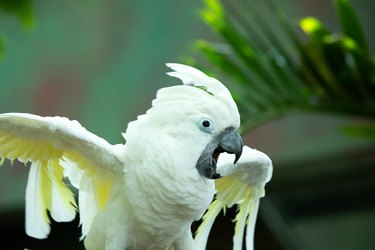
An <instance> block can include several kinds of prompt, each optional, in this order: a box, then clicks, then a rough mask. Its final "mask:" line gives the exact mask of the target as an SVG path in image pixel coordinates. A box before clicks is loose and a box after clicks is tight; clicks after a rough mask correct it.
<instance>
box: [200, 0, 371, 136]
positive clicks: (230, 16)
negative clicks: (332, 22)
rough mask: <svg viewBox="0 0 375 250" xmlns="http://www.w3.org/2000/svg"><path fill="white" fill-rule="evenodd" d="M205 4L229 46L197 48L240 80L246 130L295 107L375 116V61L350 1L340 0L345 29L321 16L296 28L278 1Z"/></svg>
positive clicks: (235, 82) (237, 92)
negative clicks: (334, 27) (335, 27)
mask: <svg viewBox="0 0 375 250" xmlns="http://www.w3.org/2000/svg"><path fill="white" fill-rule="evenodd" d="M205 4H206V5H205V8H204V9H203V10H202V12H201V16H202V19H203V20H204V21H205V22H206V23H207V24H208V25H209V26H210V27H211V28H212V29H213V30H214V31H215V32H216V33H217V34H218V35H219V36H220V37H221V38H222V41H223V43H222V44H214V43H210V42H208V41H202V40H201V41H198V42H197V43H196V44H195V49H196V50H197V51H199V53H200V54H202V55H203V56H204V58H205V60H207V61H208V63H209V64H208V65H209V66H208V68H207V71H209V72H214V74H216V75H219V76H218V77H221V78H222V79H226V80H227V81H228V82H231V83H232V84H231V85H230V88H231V90H232V92H233V93H234V97H235V100H236V102H237V103H238V106H239V109H240V112H241V116H242V124H243V125H242V128H241V129H242V131H243V132H244V131H246V130H248V129H250V128H252V127H254V126H257V125H258V124H260V123H262V122H266V121H268V120H270V119H272V118H274V117H276V116H279V115H283V114H285V113H286V112H288V111H294V110H314V111H320V112H333V113H344V114H348V115H362V116H366V117H370V118H372V119H373V118H374V116H375V89H374V88H375V64H374V62H373V61H372V56H371V55H370V54H369V50H368V47H367V43H366V40H365V36H364V33H363V32H362V28H361V26H360V22H359V18H358V17H357V15H356V14H355V11H354V9H353V7H352V6H351V5H350V2H349V1H348V0H335V1H334V4H335V7H336V12H337V14H338V16H339V19H340V23H341V26H342V32H332V31H330V30H329V29H328V28H327V27H325V25H324V24H323V23H322V22H320V21H319V20H318V19H316V18H314V17H306V18H303V19H302V20H300V22H299V25H297V24H295V25H293V24H291V23H290V22H289V20H288V18H287V17H286V15H285V13H284V12H283V11H282V10H281V9H280V7H278V6H277V5H276V3H275V2H274V1H272V0H265V1H250V0H235V1H228V2H225V3H221V2H220V1H219V0H205ZM254 24H255V25H254ZM275 32H276V33H277V34H275ZM300 33H302V35H303V37H302V38H301V34H300ZM201 64H203V65H204V63H201Z"/></svg>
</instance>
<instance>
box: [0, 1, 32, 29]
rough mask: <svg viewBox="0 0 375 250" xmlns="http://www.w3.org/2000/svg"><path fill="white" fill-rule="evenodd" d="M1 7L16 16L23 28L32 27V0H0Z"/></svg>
mask: <svg viewBox="0 0 375 250" xmlns="http://www.w3.org/2000/svg"><path fill="white" fill-rule="evenodd" d="M1 9H2V10H4V11H5V12H9V13H11V14H13V15H16V16H18V17H19V19H20V20H21V23H22V25H23V26H24V27H25V28H27V29H30V28H33V26H34V14H33V9H32V0H0V10H1Z"/></svg>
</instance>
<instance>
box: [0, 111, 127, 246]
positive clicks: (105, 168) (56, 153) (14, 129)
mask: <svg viewBox="0 0 375 250" xmlns="http://www.w3.org/2000/svg"><path fill="white" fill-rule="evenodd" d="M122 146H123V145H111V144H109V143H108V142H107V141H105V140H104V139H102V138H100V137H98V136H96V135H94V134H92V133H90V132H89V131H87V130H86V129H85V128H83V127H82V126H81V125H80V124H79V123H78V122H77V121H71V120H69V119H67V118H64V117H41V116H37V115H31V114H21V113H6V114H0V163H2V162H3V161H4V159H9V160H10V161H11V162H13V161H14V160H15V159H18V160H19V161H20V162H23V163H25V164H26V163H27V162H31V166H30V172H29V177H28V182H27V187H26V233H27V234H28V235H30V236H32V237H35V238H39V239H42V238H46V237H47V236H48V234H49V232H50V225H49V223H50V221H49V218H48V214H47V210H48V211H49V212H50V214H51V217H52V218H53V219H54V220H56V221H58V222H61V221H71V220H73V219H74V217H75V214H76V208H77V205H76V202H75V199H74V196H73V193H72V191H71V190H70V189H69V188H68V186H66V185H65V184H66V183H65V182H64V177H68V178H69V179H70V182H71V184H72V185H73V186H75V187H76V188H79V200H78V203H79V209H80V217H81V224H82V235H83V237H84V236H85V235H86V234H87V232H88V230H89V228H90V225H91V222H92V219H93V217H94V216H95V214H96V213H97V212H98V211H99V210H100V209H102V208H103V207H104V206H105V203H106V201H107V198H108V194H109V190H110V188H111V185H112V180H113V176H114V172H117V171H122V167H123V160H122V158H121V149H122Z"/></svg>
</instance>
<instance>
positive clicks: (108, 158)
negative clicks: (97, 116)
mask: <svg viewBox="0 0 375 250" xmlns="http://www.w3.org/2000/svg"><path fill="white" fill-rule="evenodd" d="M167 66H168V67H170V68H171V69H172V70H173V72H169V73H168V74H169V75H170V76H173V77H177V78H179V79H181V80H182V82H183V83H184V84H183V85H178V86H172V87H166V88H162V89H160V90H159V91H158V92H157V96H156V99H155V100H154V101H153V102H152V107H151V108H150V109H149V110H148V111H147V112H146V114H144V115H141V116H139V117H138V119H137V120H136V121H133V122H130V123H129V124H128V127H127V130H126V132H125V133H124V134H123V136H124V138H125V141H126V142H125V143H124V144H117V145H111V144H109V143H108V142H107V141H105V140H104V139H102V138H100V137H98V136H96V135H94V134H92V133H90V132H89V131H87V130H86V129H85V128H83V127H82V126H81V125H80V123H79V122H77V121H72V120H69V119H67V118H64V117H41V116H37V115H32V114H23V113H5V114H0V158H1V161H3V160H4V159H9V160H10V161H13V160H15V159H17V160H19V161H20V162H23V163H25V164H26V163H28V162H30V163H31V165H30V172H29V176H28V181H27V187H26V233H27V234H28V235H30V236H32V237H35V238H39V239H43V238H46V237H48V234H49V232H50V225H49V224H50V221H49V218H50V217H52V219H53V220H55V221H57V222H64V221H71V220H73V219H74V218H75V215H76V213H77V212H79V214H80V224H81V226H82V240H84V244H85V247H86V248H87V249H89V250H92V249H98V250H102V249H107V250H110V249H111V250H115V249H116V250H117V249H121V250H123V249H142V250H144V249H163V250H164V249H177V250H180V249H184V250H185V249H186V250H192V249H205V247H206V243H207V239H208V236H209V231H210V229H211V226H212V224H213V222H214V219H215V217H216V216H217V215H218V213H219V212H220V210H221V209H225V208H226V207H230V206H232V205H234V204H238V207H239V210H238V214H237V217H236V225H235V236H234V249H242V240H243V235H244V234H245V233H244V228H245V226H246V225H247V232H246V242H247V243H246V245H247V249H252V248H253V233H254V227H255V219H256V216H257V209H258V205H259V199H260V198H261V197H262V196H263V195H264V186H265V183H266V182H267V181H269V179H270V177H271V173H272V163H271V160H270V159H269V158H268V156H267V155H265V154H264V153H262V152H259V151H257V150H254V149H251V148H249V147H247V146H243V142H242V139H241V136H240V135H239V134H238V133H237V132H236V129H238V127H239V126H240V115H239V112H238V110H237V106H236V104H235V102H234V100H233V98H232V96H231V94H230V92H229V91H228V89H227V88H226V87H225V86H224V85H223V84H222V83H221V82H219V81H218V80H216V79H215V78H212V77H209V76H207V75H206V74H204V73H202V72H201V71H199V70H197V69H195V68H193V67H190V66H186V65H182V64H167ZM68 181H69V182H68ZM70 186H74V187H75V188H77V189H78V198H77V200H78V204H77V203H76V199H75V197H74V195H73V192H72V190H71V189H70ZM215 194H216V197H215V200H214V201H213V198H214V196H215ZM212 201H213V202H212ZM47 211H48V212H49V214H50V217H49V215H48V212H47ZM205 212H206V214H205V215H204V213H205ZM203 215H204V217H203V222H202V224H201V225H200V227H199V229H198V232H197V235H196V236H195V239H194V237H193V236H192V233H191V224H192V222H193V221H195V220H199V219H200V218H202V216H203Z"/></svg>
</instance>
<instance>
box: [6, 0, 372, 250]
mask: <svg viewBox="0 0 375 250" xmlns="http://www.w3.org/2000/svg"><path fill="white" fill-rule="evenodd" d="M7 2H9V1H4V0H0V7H3V8H0V39H1V42H0V51H2V52H1V54H2V59H1V62H0V112H1V113H4V112H28V113H34V114H38V115H50V116H54V115H58V116H66V117H68V118H70V119H76V120H78V121H80V122H81V124H82V125H83V126H84V127H86V128H87V129H88V130H89V131H91V132H93V133H95V134H97V135H99V136H101V137H103V138H105V139H107V140H108V141H109V142H110V143H121V142H123V141H122V137H121V132H124V131H125V129H126V125H127V123H128V122H130V121H132V120H134V119H136V117H137V115H140V114H143V113H144V112H145V111H146V110H147V109H148V108H149V107H150V105H151V101H152V99H153V98H154V97H155V94H156V91H157V89H159V88H161V87H166V86H170V85H174V84H180V83H179V82H178V80H176V79H172V78H170V77H168V76H167V75H166V74H165V73H166V72H167V71H168V69H167V68H166V67H165V63H168V62H186V61H187V62H189V61H191V62H194V63H196V61H197V60H198V61H199V60H200V59H198V56H196V54H197V50H196V49H194V46H193V45H192V44H194V43H195V41H196V40H197V39H204V40H208V41H210V42H214V43H221V39H220V38H219V36H218V35H217V34H215V32H213V31H212V29H210V28H209V27H208V25H207V24H206V23H205V22H203V21H202V17H201V16H200V14H199V13H200V10H202V8H204V3H203V1H199V0H194V1H182V0H174V1H172V0H159V1H147V0H139V1H114V0H106V1H104V0H86V1H72V0H66V1H41V0H34V1H32V2H30V1H20V2H25V3H26V4H25V6H30V11H31V12H30V11H29V9H28V8H25V10H24V13H26V14H25V15H24V18H19V17H18V16H17V14H15V12H12V11H9V9H7V8H4V6H8V5H7V4H8V3H7ZM10 2H11V1H10ZM224 2H225V1H224ZM227 2H228V1H227ZM240 2H241V1H240ZM250 2H253V3H254V4H256V3H257V2H259V1H250ZM351 3H352V5H353V8H354V10H355V11H356V13H357V14H358V16H359V19H360V22H361V25H362V28H363V32H364V33H365V36H366V39H367V44H368V46H369V51H370V53H371V54H373V52H374V49H375V45H374V43H375V34H374V32H373V24H374V23H375V18H374V16H373V10H374V7H375V6H374V5H375V3H374V2H373V1H370V0H356V1H352V2H351ZM278 4H279V6H280V8H281V9H282V10H283V11H284V12H285V13H286V15H287V17H288V20H289V21H290V23H291V25H292V26H295V27H298V22H299V20H300V19H301V18H302V17H305V16H314V17H316V18H318V19H319V20H321V21H322V22H323V23H324V24H325V25H326V26H327V27H329V29H330V30H339V29H340V24H339V21H338V19H337V16H336V15H335V11H334V7H333V4H332V1H328V0H314V1H312V0H299V1H297V0H282V1H278ZM198 64H200V65H204V66H205V67H206V66H207V67H208V68H209V66H208V63H207V62H204V61H201V62H200V61H199V63H198ZM374 79H375V78H374ZM223 81H224V80H223ZM231 86H232V85H229V87H231ZM233 89H235V87H233ZM372 107H373V106H372ZM246 115H248V114H246ZM373 122H374V120H373V119H372V120H371V119H369V117H368V116H365V117H361V116H355V115H354V116H353V115H339V114H332V113H320V112H307V111H303V112H289V113H286V114H281V115H280V116H277V117H276V118H275V117H273V118H272V119H268V120H265V121H263V122H262V123H260V124H257V125H256V126H251V127H249V128H246V129H245V130H244V131H243V135H244V138H245V142H246V144H247V145H249V146H251V147H253V148H257V149H259V150H262V151H263V152H265V153H266V154H268V155H269V156H270V158H271V159H272V160H273V164H274V174H273V178H272V180H271V181H270V183H269V184H268V185H267V186H266V197H265V198H263V199H262V200H261V207H260V213H259V217H258V222H257V228H256V231H255V249H310V250H314V249H319V250H323V249H342V250H346V249H363V250H364V249H374V247H373V246H374V245H375V238H374V237H373V233H374V232H375V199H374V191H375V169H374V163H375V144H374V140H371V139H369V138H366V137H363V136H362V137H353V136H348V135H346V134H344V133H343V132H342V129H340V128H343V127H345V126H346V125H348V124H368V123H372V124H373ZM371 136H372V138H374V136H373V134H372V135H369V137H371ZM4 165H5V167H3V168H1V169H0V235H1V237H0V238H1V240H2V248H4V249H23V248H29V249H51V248H53V249H83V246H82V243H81V242H79V240H78V237H79V233H80V232H79V225H78V221H77V220H75V221H73V222H72V223H60V224H55V223H54V224H53V225H52V231H51V232H52V233H51V237H50V238H49V239H48V240H35V239H32V238H29V237H27V236H26V235H25V233H24V195H25V187H26V179H27V171H28V170H27V168H25V166H24V165H22V164H18V163H17V162H15V163H14V164H13V166H12V167H11V168H10V167H6V166H9V163H8V162H6V163H5V164H4ZM234 212H235V209H230V210H229V212H228V214H227V215H226V216H225V217H223V216H221V217H220V218H219V219H218V221H217V223H216V224H215V226H214V230H213V231H212V233H211V237H210V241H209V244H208V249H231V246H232V242H231V237H232V235H233V224H232V220H233V218H234V217H233V215H234ZM196 225H197V224H194V225H193V230H194V228H195V227H196Z"/></svg>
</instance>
